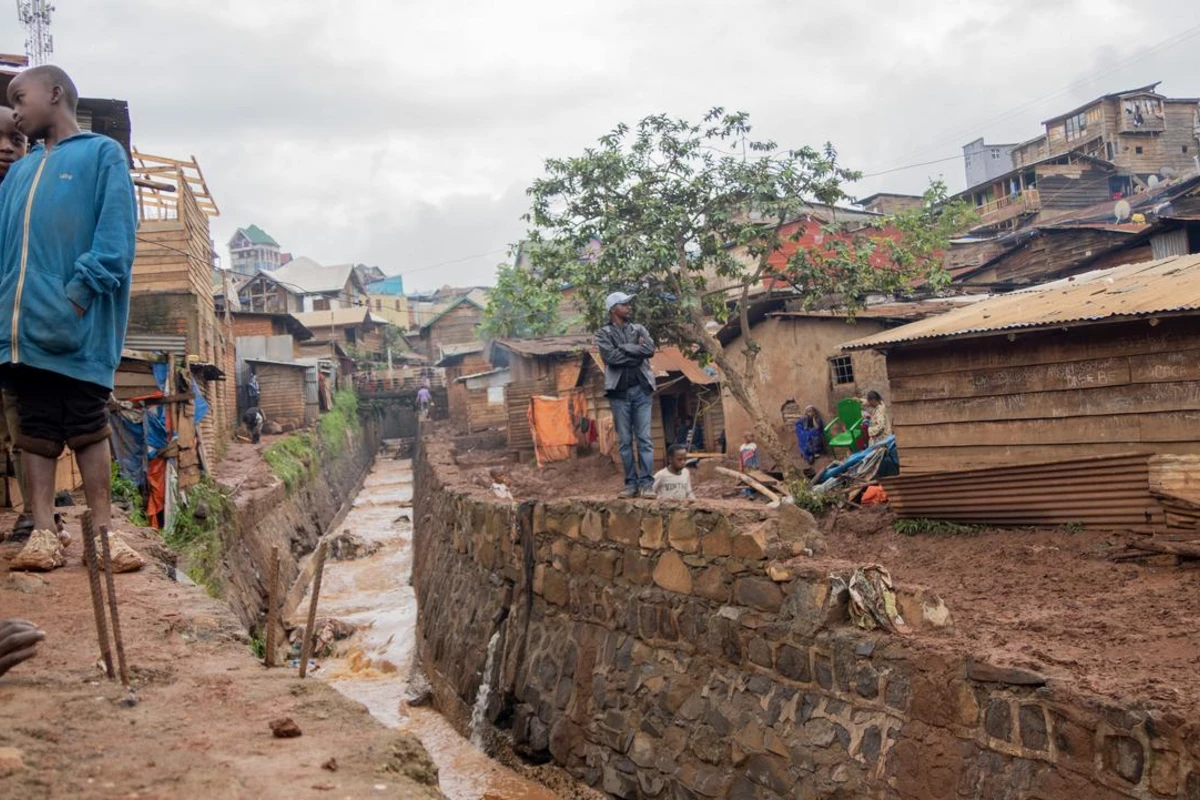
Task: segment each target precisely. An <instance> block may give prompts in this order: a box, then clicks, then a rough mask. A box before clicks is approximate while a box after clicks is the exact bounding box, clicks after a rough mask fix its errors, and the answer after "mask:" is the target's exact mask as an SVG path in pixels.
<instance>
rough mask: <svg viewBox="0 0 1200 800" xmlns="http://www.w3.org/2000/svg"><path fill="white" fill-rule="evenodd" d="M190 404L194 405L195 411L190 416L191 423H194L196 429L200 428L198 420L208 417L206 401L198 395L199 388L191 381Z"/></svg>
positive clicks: (202, 396)
mask: <svg viewBox="0 0 1200 800" xmlns="http://www.w3.org/2000/svg"><path fill="white" fill-rule="evenodd" d="M192 402H193V403H195V404H196V411H195V413H194V414H192V421H193V422H195V423H196V427H200V420H202V419H204V418H205V417H207V416H208V401H207V400H205V399H204V395H203V394H201V393H200V387H199V386H198V385H197V384H196V382H195V381H192Z"/></svg>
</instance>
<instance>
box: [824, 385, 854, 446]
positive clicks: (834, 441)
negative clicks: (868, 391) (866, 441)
mask: <svg viewBox="0 0 1200 800" xmlns="http://www.w3.org/2000/svg"><path fill="white" fill-rule="evenodd" d="M862 424H863V415H862V405H861V404H859V402H858V401H857V400H855V399H854V398H853V397H847V398H845V399H842V400H839V401H838V404H837V416H836V417H835V418H834V419H833V420H832V421H830V423H829V424H828V425H826V426H825V441H826V442H827V443H828V444H829V449H830V450H831V451H832V450H833V448H835V447H844V448H846V449H847V450H849V451H850V452H851V453H856V452H858V440H859V439H860V438H862ZM834 425H841V426H842V432H841V433H838V434H834V432H833V426H834Z"/></svg>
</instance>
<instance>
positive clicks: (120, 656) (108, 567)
mask: <svg viewBox="0 0 1200 800" xmlns="http://www.w3.org/2000/svg"><path fill="white" fill-rule="evenodd" d="M100 550H101V552H102V553H103V554H104V582H105V584H106V585H107V586H108V608H109V611H110V612H111V613H112V632H113V641H114V642H115V643H116V645H117V667H118V669H119V670H120V672H121V685H122V686H124V687H125V689H126V690H127V691H128V692H129V693H130V694H131V695H132V694H133V685H132V684H130V682H129V666H128V664H127V663H126V662H125V642H124V641H123V640H122V638H121V617H120V615H119V614H118V613H117V584H116V581H114V580H113V569H112V548H111V547H110V546H109V542H108V527H107V526H105V525H101V526H100Z"/></svg>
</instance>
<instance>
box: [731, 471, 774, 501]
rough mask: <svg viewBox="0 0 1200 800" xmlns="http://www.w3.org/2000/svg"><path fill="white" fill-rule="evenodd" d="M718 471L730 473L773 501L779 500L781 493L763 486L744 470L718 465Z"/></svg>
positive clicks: (732, 476)
mask: <svg viewBox="0 0 1200 800" xmlns="http://www.w3.org/2000/svg"><path fill="white" fill-rule="evenodd" d="M717 472H719V473H721V474H722V475H728V476H729V477H731V478H737V479H738V480H739V481H741V482H742V483H745V484H747V485H748V486H749V487H750V488H751V489H753V490H754V491H756V492H758V493H759V494H761V495H763V496H764V497H767V498H770V499H771V500H772V501H778V500H779V495H777V494H775V492H772V491H771V490H770V489H768V488H767V487H765V486H763V485H762V484H761V483H759V482H758V481H756V480H754V478H751V477H750V476H749V475H747V474H745V473H743V472H738V471H736V470H732V469H729V468H728V467H717Z"/></svg>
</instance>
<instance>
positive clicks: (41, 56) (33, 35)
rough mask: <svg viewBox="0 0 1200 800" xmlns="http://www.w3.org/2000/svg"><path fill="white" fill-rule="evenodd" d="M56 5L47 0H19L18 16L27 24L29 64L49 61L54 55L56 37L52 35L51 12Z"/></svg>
mask: <svg viewBox="0 0 1200 800" xmlns="http://www.w3.org/2000/svg"><path fill="white" fill-rule="evenodd" d="M53 11H54V6H52V5H50V3H48V2H47V0H17V17H19V18H20V20H21V24H22V25H24V26H25V55H27V56H29V66H31V67H36V66H37V65H39V64H45V63H47V62H48V61H49V60H50V58H51V56H53V55H54V37H53V36H51V35H50V14H51V12H53Z"/></svg>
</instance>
